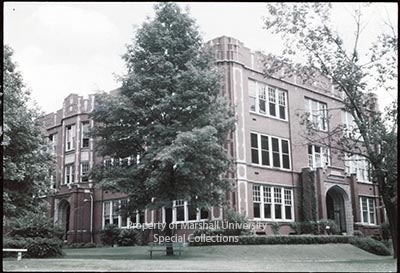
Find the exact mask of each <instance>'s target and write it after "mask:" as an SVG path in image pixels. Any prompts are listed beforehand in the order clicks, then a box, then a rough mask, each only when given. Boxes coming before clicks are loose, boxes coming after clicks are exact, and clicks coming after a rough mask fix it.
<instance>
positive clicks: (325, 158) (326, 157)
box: [307, 144, 331, 169]
mask: <svg viewBox="0 0 400 273" xmlns="http://www.w3.org/2000/svg"><path fill="white" fill-rule="evenodd" d="M310 146H311V149H312V154H310V153H309V152H310V151H309V149H310ZM317 147H319V148H320V152H319V153H317V152H316V148H317ZM307 151H308V154H307V155H308V166H309V167H310V168H311V169H316V168H319V167H321V168H324V169H325V168H326V167H328V166H331V159H330V155H331V153H330V149H329V148H328V147H323V146H320V145H314V144H309V145H308V146H307ZM317 157H319V158H320V164H319V165H318V164H317Z"/></svg>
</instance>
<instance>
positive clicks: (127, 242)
mask: <svg viewBox="0 0 400 273" xmlns="http://www.w3.org/2000/svg"><path fill="white" fill-rule="evenodd" d="M138 236H139V235H138V231H137V230H135V229H122V230H121V231H120V233H119V234H118V237H117V243H118V245H119V246H134V245H135V244H136V242H137V237H138Z"/></svg>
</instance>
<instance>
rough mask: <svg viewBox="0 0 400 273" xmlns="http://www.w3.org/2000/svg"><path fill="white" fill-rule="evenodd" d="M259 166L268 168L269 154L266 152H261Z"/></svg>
mask: <svg viewBox="0 0 400 273" xmlns="http://www.w3.org/2000/svg"><path fill="white" fill-rule="evenodd" d="M261 160H262V162H261V164H262V165H265V166H269V152H268V151H262V152H261Z"/></svg>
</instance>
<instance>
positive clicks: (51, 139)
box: [49, 134, 58, 153]
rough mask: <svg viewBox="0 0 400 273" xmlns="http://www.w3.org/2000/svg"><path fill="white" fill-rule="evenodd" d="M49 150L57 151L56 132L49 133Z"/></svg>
mask: <svg viewBox="0 0 400 273" xmlns="http://www.w3.org/2000/svg"><path fill="white" fill-rule="evenodd" d="M49 142H50V150H51V152H52V153H57V144H58V134H52V135H49Z"/></svg>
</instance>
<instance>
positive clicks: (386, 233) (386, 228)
mask: <svg viewBox="0 0 400 273" xmlns="http://www.w3.org/2000/svg"><path fill="white" fill-rule="evenodd" d="M381 232H382V239H383V240H384V241H388V240H389V239H390V236H391V232H390V224H389V223H388V222H385V223H383V224H382V225H381Z"/></svg>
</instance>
